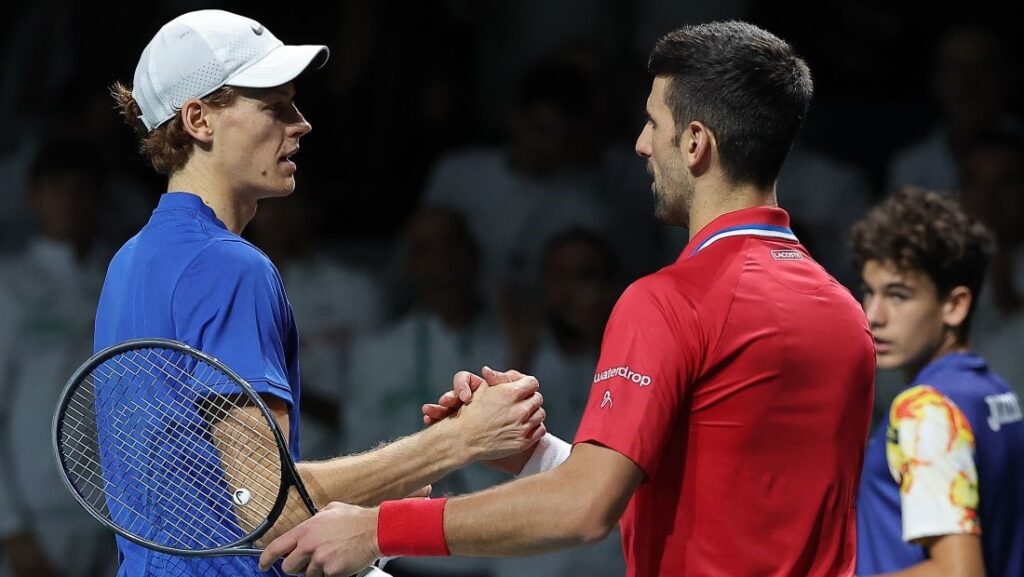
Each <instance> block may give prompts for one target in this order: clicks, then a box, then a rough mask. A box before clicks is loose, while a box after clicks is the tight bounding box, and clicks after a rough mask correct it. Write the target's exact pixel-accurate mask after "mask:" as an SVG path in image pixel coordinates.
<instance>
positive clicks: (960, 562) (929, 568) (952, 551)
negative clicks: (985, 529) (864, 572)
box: [878, 534, 985, 577]
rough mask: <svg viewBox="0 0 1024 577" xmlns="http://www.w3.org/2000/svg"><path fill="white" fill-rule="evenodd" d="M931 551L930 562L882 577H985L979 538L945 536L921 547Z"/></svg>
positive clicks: (927, 542)
mask: <svg viewBox="0 0 1024 577" xmlns="http://www.w3.org/2000/svg"><path fill="white" fill-rule="evenodd" d="M919 544H920V545H922V546H923V547H925V548H926V549H927V550H928V556H929V558H928V559H925V560H924V561H922V562H920V563H918V564H916V565H914V566H912V567H907V568H906V569H903V570H902V571H896V572H894V573H886V574H885V575H880V576H878V577H984V576H985V562H984V559H983V555H982V552H981V539H979V538H978V536H977V535H967V534H963V535H945V536H942V537H932V538H928V539H926V540H924V542H922V543H919Z"/></svg>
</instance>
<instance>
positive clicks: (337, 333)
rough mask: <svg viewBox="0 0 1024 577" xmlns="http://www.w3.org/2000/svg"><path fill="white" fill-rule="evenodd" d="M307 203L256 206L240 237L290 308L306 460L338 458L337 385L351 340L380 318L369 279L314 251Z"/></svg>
mask: <svg viewBox="0 0 1024 577" xmlns="http://www.w3.org/2000/svg"><path fill="white" fill-rule="evenodd" d="M315 203H316V200H315V199H314V198H311V197H310V196H308V195H304V194H299V195H292V196H291V197H289V198H288V200H287V201H286V202H279V201H277V200H276V199H268V200H264V201H263V202H261V203H260V209H259V210H258V211H257V212H256V216H255V217H253V219H252V221H251V222H250V223H249V226H248V227H246V230H245V232H246V235H247V236H248V237H249V238H250V239H251V240H252V241H253V243H254V244H255V245H256V246H258V247H259V248H260V250H262V251H263V252H265V253H266V254H267V256H268V257H270V260H271V261H272V262H273V263H274V264H275V265H276V266H277V270H278V271H280V272H281V278H282V280H283V281H284V286H285V289H286V290H287V291H288V295H289V297H290V300H291V302H292V310H293V311H294V313H295V321H296V324H297V325H298V326H299V350H300V356H301V358H302V364H301V371H302V404H301V405H300V406H301V411H302V417H303V418H302V454H303V456H304V457H305V458H309V459H314V460H316V459H326V458H331V457H333V456H335V455H337V454H339V451H340V450H341V447H342V444H343V443H342V440H341V435H342V431H343V429H342V427H341V424H340V423H339V421H338V418H339V416H340V415H341V408H340V403H342V402H343V401H344V398H345V391H343V390H342V388H341V385H340V383H341V381H342V379H341V376H342V375H344V374H345V371H346V370H347V363H348V360H349V352H350V347H351V344H352V339H353V338H354V337H355V336H356V335H358V334H362V333H369V332H372V331H373V330H374V329H376V328H378V327H379V326H380V324H381V322H382V321H383V318H384V306H383V299H382V298H381V296H380V295H381V288H380V286H379V283H378V282H377V281H376V279H375V278H374V277H373V275H372V274H370V273H369V272H368V271H364V270H362V269H360V268H358V267H356V266H352V265H349V264H347V263H346V262H345V261H342V260H341V258H340V257H339V256H337V255H334V254H332V253H330V252H328V251H326V250H324V247H321V246H318V245H317V241H316V239H315V237H314V235H315V233H316V231H317V230H319V226H318V225H319V223H320V221H319V220H318V218H319V217H320V216H321V215H322V214H323V212H322V211H320V210H317V207H316V204H315ZM367 447H368V445H364V446H362V447H361V448H362V449H366V448H367Z"/></svg>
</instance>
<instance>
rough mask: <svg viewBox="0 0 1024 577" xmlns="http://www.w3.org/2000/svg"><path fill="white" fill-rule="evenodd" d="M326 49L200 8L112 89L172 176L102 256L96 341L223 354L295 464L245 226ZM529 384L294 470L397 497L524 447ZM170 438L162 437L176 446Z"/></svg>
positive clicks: (275, 349)
mask: <svg viewBox="0 0 1024 577" xmlns="http://www.w3.org/2000/svg"><path fill="white" fill-rule="evenodd" d="M327 55H328V50H327V48H326V47H324V46H288V45H284V44H283V43H282V42H281V41H280V40H278V39H277V38H275V37H274V35H273V34H271V32H270V31H269V30H267V29H266V28H264V27H263V26H262V25H261V24H260V23H259V22H256V21H255V20H251V19H249V18H245V17H243V16H239V15H236V14H232V13H229V12H224V11H219V10H201V11H197V12H190V13H188V14H184V15H182V16H179V17H178V18H175V19H174V20H172V21H171V22H169V23H167V24H166V25H164V26H163V27H162V28H161V29H160V31H159V32H158V33H157V34H156V36H155V37H154V38H153V39H152V41H151V42H150V43H149V45H148V46H147V47H146V49H145V50H144V51H143V53H142V57H141V58H140V60H139V63H138V66H137V68H136V71H135V77H134V81H133V85H132V87H128V86H125V85H123V84H121V83H118V84H116V85H115V86H114V87H113V92H114V96H115V98H116V99H117V100H118V104H119V106H120V110H121V112H122V113H123V115H124V118H125V121H126V122H128V123H129V124H130V125H131V126H133V127H134V128H135V129H136V131H137V133H138V135H139V137H140V141H141V150H142V152H143V154H144V155H145V156H146V157H147V158H148V159H149V161H150V162H151V163H152V165H153V167H154V168H155V169H156V170H157V171H158V172H160V173H162V174H166V175H167V176H168V185H167V194H164V195H163V196H162V197H161V198H160V202H159V205H158V206H157V208H156V210H155V211H154V212H153V215H152V218H151V219H150V221H149V222H148V223H147V224H146V225H145V226H144V227H143V228H142V230H141V231H139V233H138V234H137V235H136V236H135V237H133V238H132V239H131V240H129V241H128V242H127V243H126V244H125V245H124V247H122V248H121V250H120V251H119V252H118V253H117V255H116V256H115V257H114V259H113V261H112V262H111V263H110V267H109V270H108V271H107V277H106V281H105V284H104V287H103V292H102V296H101V298H100V303H99V309H98V311H97V315H96V332H95V348H96V349H97V350H99V349H102V348H105V347H107V346H110V345H113V344H115V343H118V342H121V341H124V340H128V339H135V338H170V339H176V340H180V341H183V342H185V343H187V344H189V345H191V346H193V347H195V348H198V349H199V350H202V351H204V352H206V353H209V354H211V355H212V356H214V357H216V358H218V359H220V360H221V361H222V362H224V363H225V364H226V365H227V366H229V367H231V368H232V369H233V370H234V371H235V372H236V373H238V374H239V375H240V376H241V377H242V378H243V379H245V380H247V381H248V382H249V383H250V384H251V385H252V386H253V387H254V388H255V389H256V390H257V392H259V393H260V394H261V395H262V396H263V398H264V399H265V400H266V402H267V404H268V405H269V407H270V408H271V410H272V411H273V412H274V414H275V416H276V417H277V419H278V421H279V422H280V424H281V428H282V430H283V431H284V432H285V433H286V435H287V436H288V437H289V445H290V448H291V452H292V456H293V457H294V459H295V460H296V461H298V460H299V450H298V447H299V428H298V413H299V370H298V368H299V365H298V337H297V333H296V327H295V320H294V318H293V316H292V310H291V306H290V305H289V303H288V299H287V297H286V296H285V292H284V287H283V286H282V282H281V277H280V275H279V274H278V272H277V270H276V268H275V267H274V265H273V264H272V263H271V262H270V260H269V259H268V258H267V257H266V256H265V255H264V254H263V253H262V252H261V251H260V250H259V249H257V248H256V247H255V246H253V245H252V244H250V243H248V242H247V241H245V240H243V239H242V238H241V237H240V236H239V234H240V233H241V232H242V229H243V228H244V227H245V225H246V224H247V223H248V222H249V220H250V219H251V218H252V217H253V215H254V214H255V212H256V208H257V202H258V201H259V200H261V199H264V198H271V197H284V196H288V195H289V194H291V193H292V192H293V190H294V189H295V176H294V175H295V171H296V165H295V163H294V162H293V161H292V156H293V155H294V154H295V153H296V152H298V150H299V140H300V139H301V138H302V136H304V135H305V134H307V133H308V132H309V131H310V129H311V127H310V124H309V123H308V122H307V121H306V119H305V118H304V117H303V116H302V114H301V113H300V112H299V110H298V108H296V106H295V102H294V99H295V89H294V86H293V84H292V81H293V80H294V79H295V78H296V77H297V76H299V75H300V74H301V73H303V72H304V71H306V70H307V69H310V68H314V69H315V68H318V67H320V66H322V65H323V63H324V62H325V61H326V59H327ZM455 378H456V379H469V378H473V377H471V376H470V375H469V374H468V373H459V374H457V375H456V377H455ZM536 391H537V383H536V380H534V379H532V378H530V379H527V378H524V379H520V380H519V381H516V382H514V383H511V385H504V386H501V387H494V388H493V389H488V391H487V393H488V394H487V397H488V398H489V401H488V402H485V403H481V404H479V405H478V403H477V402H475V400H474V402H473V403H472V405H471V406H467V409H470V408H472V409H473V410H467V411H465V413H464V414H463V417H464V418H461V419H456V420H452V421H445V422H444V423H439V424H438V425H435V426H433V427H430V428H429V429H426V430H424V431H422V432H421V433H418V434H416V435H412V436H410V437H407V438H404V439H400V440H398V441H396V442H394V443H392V444H390V445H387V446H385V447H383V448H380V449H378V450H375V451H372V452H369V453H364V454H361V455H357V456H351V457H343V458H339V459H334V460H331V461H325V462H319V463H301V462H299V464H298V469H299V473H300V475H301V476H302V478H303V481H304V483H305V485H306V487H307V488H308V489H309V491H310V493H311V495H312V497H313V499H314V501H315V502H316V503H317V504H318V505H319V506H323V505H326V504H327V503H328V502H330V501H335V500H338V501H347V502H355V503H363V504H367V505H370V504H376V503H379V502H380V501H382V500H385V499H394V498H401V497H403V496H406V495H409V494H412V493H413V492H414V491H416V490H417V489H419V488H421V487H423V486H424V485H426V484H427V483H430V482H432V481H434V480H436V479H438V478H440V477H441V476H443V475H444V474H446V473H448V472H450V471H452V470H454V469H456V468H458V467H461V466H463V465H465V464H467V463H469V462H470V461H472V460H476V459H494V458H499V457H504V456H507V455H510V454H517V453H520V452H521V451H522V450H523V449H525V448H527V447H529V446H530V445H532V444H533V443H534V442H536V441H537V440H538V439H540V438H541V437H542V436H543V435H544V433H545V430H544V426H543V418H544V410H543V409H542V408H540V406H541V402H542V400H541V397H540V395H539V394H538V393H537V392H536ZM474 399H475V397H474ZM425 400H426V399H425ZM441 425H444V426H441ZM101 428H102V424H101ZM100 433H101V435H102V433H103V431H100ZM170 445H173V441H165V442H163V443H162V444H161V445H160V446H163V447H164V448H163V449H159V450H162V451H165V452H167V454H168V455H169V454H170V452H171V451H173V450H174V449H173V447H172V446H170ZM154 458H165V460H167V458H168V457H167V455H163V457H161V456H160V455H156V456H154ZM140 466H144V464H141V465H140ZM105 474H113V473H112V472H110V471H107V472H105ZM183 498H185V497H184V496H183ZM280 523H281V522H279V525H280ZM282 528H283V527H278V526H275V530H278V529H282ZM118 547H119V551H120V555H121V560H122V563H121V566H120V571H119V573H118V575H119V576H120V577H141V576H144V575H145V576H147V577H148V576H154V577H157V576H158V577H165V576H195V577H210V576H212V575H231V576H248V575H257V574H260V572H259V570H258V567H257V559H256V558H254V557H220V558H184V557H174V556H170V555H166V554H163V553H157V552H154V551H150V550H148V549H144V548H142V547H140V546H138V545H135V544H134V543H131V542H128V541H126V540H124V539H120V538H119V539H118ZM275 571H276V570H275Z"/></svg>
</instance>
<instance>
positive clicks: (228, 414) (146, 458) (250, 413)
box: [53, 339, 365, 575]
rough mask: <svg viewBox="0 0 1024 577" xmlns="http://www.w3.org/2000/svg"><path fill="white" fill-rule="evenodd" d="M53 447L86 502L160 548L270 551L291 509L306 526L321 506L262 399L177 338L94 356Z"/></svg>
mask: <svg viewBox="0 0 1024 577" xmlns="http://www.w3.org/2000/svg"><path fill="white" fill-rule="evenodd" d="M53 446H54V450H55V454H56V457H57V461H58V463H59V465H60V471H61V474H62V476H63V478H64V481H65V484H66V485H67V487H68V489H70V490H71V492H72V494H73V495H74V496H75V498H76V499H77V500H78V502H79V503H81V505H82V506H83V507H85V509H86V510H87V511H88V512H89V513H90V514H92V516H93V517H95V518H96V519H97V520H98V521H99V522H100V523H103V524H104V525H106V526H107V527H109V528H110V529H112V530H114V531H115V532H117V533H118V534H119V535H121V536H122V537H124V538H125V539H128V540H129V541H132V542H133V543H137V544H139V545H141V546H143V547H146V548H149V549H153V550H156V551H160V552H164V553H169V554H173V555H185V556H207V557H208V556H220V555H259V554H260V553H261V552H262V550H261V548H260V546H259V544H258V543H257V542H258V541H259V539H260V538H261V537H263V536H267V535H268V532H269V531H270V530H271V529H272V528H273V527H274V525H275V523H277V521H278V520H279V519H281V518H282V515H283V514H284V515H288V514H291V515H296V514H298V515H300V516H301V517H302V518H299V519H295V520H293V522H291V523H288V524H289V525H295V524H297V523H298V522H299V521H301V520H302V519H304V518H305V513H308V514H309V515H312V514H315V513H316V506H315V505H314V503H313V500H312V499H311V498H310V496H309V493H308V492H307V491H306V488H305V487H304V486H303V484H302V480H301V478H300V477H299V475H298V472H297V471H296V468H295V463H294V462H293V461H292V458H291V455H290V453H289V451H288V445H287V442H286V441H285V438H284V435H283V434H282V433H281V429H280V427H279V426H278V424H277V421H276V420H275V419H274V416H273V414H272V413H271V412H270V410H269V409H268V408H267V405H266V404H265V403H264V402H263V400H262V399H261V398H260V396H259V395H258V394H257V393H256V392H255V391H254V390H253V388H252V387H251V386H250V385H249V384H248V383H246V382H245V381H244V380H243V379H242V378H241V377H239V376H238V375H237V374H235V373H234V372H233V371H232V370H231V369H230V368H228V367H227V366H225V365H224V364H223V363H221V362H220V361H218V360H217V359H215V358H213V357H211V356H209V355H207V354H205V353H203V352H200V351H198V350H196V349H194V348H192V347H190V346H188V345H186V344H184V343H180V342H177V341H172V340H164V339H143V340H134V341H127V342H124V343H120V344H117V345H114V346H112V347H109V348H107V349H104V350H103V351H100V352H99V353H97V354H95V355H93V356H92V357H91V358H90V359H89V360H88V361H86V362H85V363H84V364H83V365H82V366H81V367H79V368H78V370H77V371H75V374H74V375H72V377H71V379H70V380H69V381H68V383H67V386H66V387H65V389H64V392H63V394H62V395H61V399H60V402H59V405H58V408H57V411H56V414H55V415H54V419H53ZM290 493H291V494H293V496H292V497H291V505H290V506H288V504H289V494H290ZM296 499H297V500H296ZM299 502H301V504H299ZM303 508H304V509H305V511H302V509H303ZM289 511H290V513H289ZM364 573H365V572H364ZM362 574H363V573H361V575H362Z"/></svg>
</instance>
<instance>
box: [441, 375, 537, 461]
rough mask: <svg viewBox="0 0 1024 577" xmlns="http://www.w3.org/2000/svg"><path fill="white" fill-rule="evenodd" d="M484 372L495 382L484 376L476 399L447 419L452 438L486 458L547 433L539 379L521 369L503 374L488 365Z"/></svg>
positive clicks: (521, 447) (513, 450)
mask: <svg viewBox="0 0 1024 577" xmlns="http://www.w3.org/2000/svg"><path fill="white" fill-rule="evenodd" d="M484 373H485V374H487V375H489V376H491V377H492V382H493V383H494V384H491V382H488V381H485V380H483V379H480V381H478V382H475V383H474V384H475V385H476V391H475V392H473V393H472V399H471V400H472V402H471V403H464V404H462V405H461V407H459V408H458V409H457V410H456V411H455V412H453V413H452V414H451V415H449V416H448V417H446V418H445V419H444V421H445V422H444V427H445V430H446V431H447V430H450V431H451V432H452V434H453V435H454V438H452V439H451V442H453V443H458V444H461V445H464V446H466V447H467V448H468V449H469V451H470V453H471V454H472V455H473V458H474V459H482V460H489V459H500V458H502V457H507V456H509V455H513V454H517V453H520V452H522V451H523V450H525V449H527V448H529V447H531V446H533V445H534V444H535V443H536V442H537V441H539V440H540V439H541V437H543V436H544V435H545V434H546V433H547V429H546V427H545V426H544V418H545V416H546V413H545V411H544V409H543V408H542V406H541V405H542V404H543V403H544V397H543V396H541V394H540V393H539V392H537V390H538V389H539V388H540V384H539V383H538V382H537V379H535V378H533V377H530V376H524V375H521V374H519V373H517V372H515V373H514V374H511V373H512V372H510V374H509V375H508V376H502V375H501V374H499V373H496V372H494V371H491V370H490V369H486V370H485V371H484ZM477 379H479V377H477ZM472 380H473V379H470V381H472ZM456 381H457V382H458V379H457V380H456ZM463 382H465V381H463ZM499 383H500V384H499ZM467 386H468V383H467Z"/></svg>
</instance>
